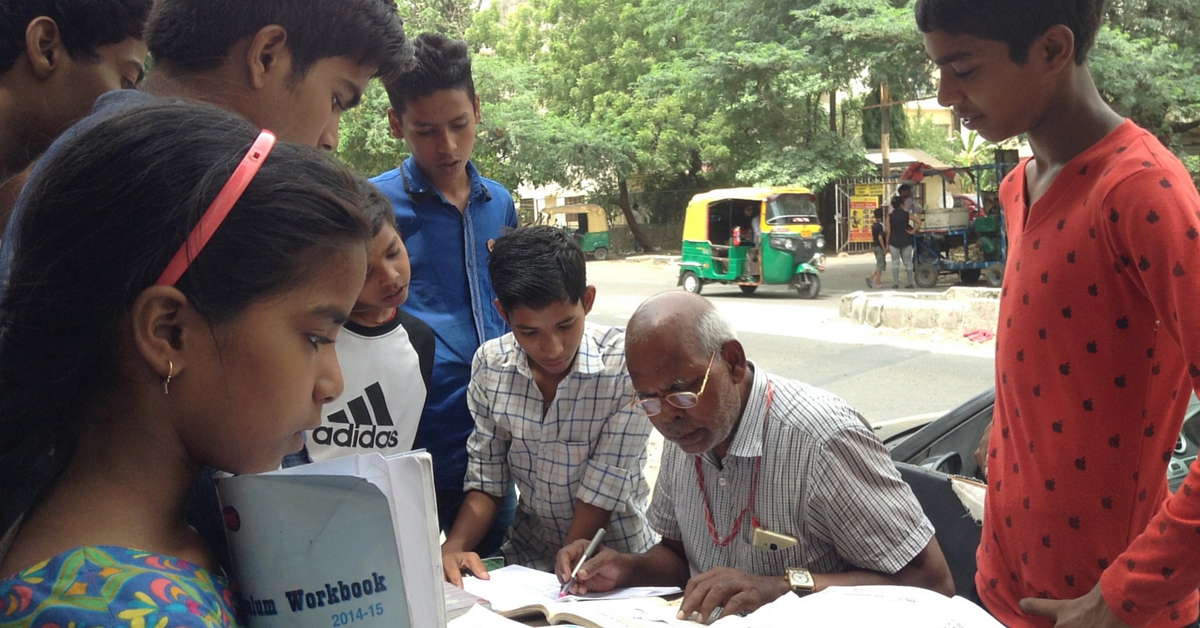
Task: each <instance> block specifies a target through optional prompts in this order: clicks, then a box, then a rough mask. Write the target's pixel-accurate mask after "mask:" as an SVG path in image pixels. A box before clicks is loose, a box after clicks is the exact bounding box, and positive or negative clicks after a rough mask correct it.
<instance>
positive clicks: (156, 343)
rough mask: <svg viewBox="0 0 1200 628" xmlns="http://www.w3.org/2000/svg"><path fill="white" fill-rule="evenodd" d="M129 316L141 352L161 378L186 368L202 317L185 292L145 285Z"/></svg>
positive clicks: (166, 287)
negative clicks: (190, 305)
mask: <svg viewBox="0 0 1200 628" xmlns="http://www.w3.org/2000/svg"><path fill="white" fill-rule="evenodd" d="M129 318H130V321H131V323H132V325H133V341H134V344H135V345H136V346H137V351H138V353H139V354H140V355H141V356H142V359H143V360H145V361H146V364H147V365H149V367H150V368H151V369H152V370H154V371H156V372H157V373H158V374H159V377H161V378H166V377H167V374H168V373H170V374H171V375H172V376H176V375H179V374H180V373H182V372H183V371H184V370H185V369H186V368H187V362H188V360H187V355H188V354H189V353H190V351H189V349H191V348H192V347H191V345H193V344H194V343H195V341H196V339H197V337H198V336H197V332H198V331H199V330H198V329H197V328H196V325H197V323H198V322H203V318H202V317H200V315H199V314H197V313H196V311H195V310H193V309H192V308H191V307H189V306H188V300H187V297H186V296H184V295H183V293H182V292H180V291H179V290H178V289H177V288H174V287H171V286H151V287H149V288H146V289H145V290H143V291H142V293H141V294H139V295H138V297H137V298H136V299H134V302H133V307H132V308H130V311H129Z"/></svg>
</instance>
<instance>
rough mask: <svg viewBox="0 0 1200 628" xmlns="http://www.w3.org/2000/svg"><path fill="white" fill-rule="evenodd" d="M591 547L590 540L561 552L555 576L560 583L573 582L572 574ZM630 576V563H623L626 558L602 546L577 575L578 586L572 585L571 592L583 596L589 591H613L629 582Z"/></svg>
mask: <svg viewBox="0 0 1200 628" xmlns="http://www.w3.org/2000/svg"><path fill="white" fill-rule="evenodd" d="M587 546H588V541H587V540H586V539H579V540H577V541H575V542H573V543H570V544H568V545H567V546H566V547H564V548H562V549H560V550H558V555H557V556H555V557H554V573H555V575H557V576H558V581H559V582H561V583H563V584H566V583H567V581H568V580H570V579H571V570H572V569H574V568H575V564H576V563H578V562H579V557H580V556H583V552H584V551H585V550H587ZM628 572H629V569H628V561H626V560H623V556H622V554H621V553H620V552H618V551H616V550H613V549H609V548H607V547H604V546H603V545H602V546H600V549H599V550H598V551H597V552H596V555H595V556H592V557H591V558H589V559H588V560H587V562H585V563H583V567H580V568H579V571H578V572H577V573H576V574H575V584H573V585H571V588H570V589H568V590H567V592H568V593H571V594H574V595H582V594H584V593H587V592H589V591H590V592H599V591H612V590H613V589H615V588H617V586H618V585H619V583H620V582H621V581H622V580H624V579H625V576H626V575H627V574H628Z"/></svg>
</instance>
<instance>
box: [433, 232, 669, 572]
mask: <svg viewBox="0 0 1200 628" xmlns="http://www.w3.org/2000/svg"><path fill="white" fill-rule="evenodd" d="M488 272H489V273H490V274H491V276H492V283H493V284H494V285H495V287H496V295H497V298H496V301H495V307H496V311H497V312H498V313H499V314H500V316H501V317H503V318H504V320H505V321H507V322H508V324H509V325H510V326H511V327H512V329H513V331H512V332H510V333H508V334H505V335H504V336H502V337H500V338H496V339H494V340H490V341H488V342H487V343H486V344H484V345H483V346H482V347H481V348H480V349H479V351H478V352H477V353H476V354H475V358H474V361H473V363H472V367H471V384H470V394H469V397H468V404H469V406H470V409H471V413H472V414H473V415H474V417H475V431H474V432H473V433H472V434H471V438H470V440H469V441H468V443H467V450H468V452H469V454H470V461H469V463H468V466H467V476H466V482H465V485H464V488H465V489H466V490H467V491H468V493H467V496H466V499H465V501H464V502H463V507H462V509H461V510H460V511H459V514H458V518H457V519H456V520H455V522H454V527H453V528H452V529H451V530H450V533H449V534H448V535H447V536H446V543H445V544H444V545H442V565H443V568H444V570H445V575H446V578H447V579H448V580H450V581H451V582H452V583H454V584H460V583H461V580H462V575H461V574H462V572H464V571H466V572H470V573H473V574H475V575H476V576H479V577H482V578H486V577H487V572H486V570H485V569H484V567H483V563H482V562H481V561H480V560H479V556H478V554H476V553H474V552H472V551H471V550H472V549H474V547H475V545H476V544H477V543H478V542H479V540H480V539H481V538H482V537H483V535H484V533H485V532H486V531H487V530H488V527H489V526H490V525H491V524H492V518H493V517H494V516H495V514H496V513H497V512H498V511H499V509H500V507H501V505H502V503H503V501H504V497H505V495H506V494H507V493H509V492H510V491H511V486H510V485H511V483H512V482H514V481H515V482H516V485H517V487H518V488H519V489H520V504H519V505H518V508H517V514H516V518H515V519H514V520H513V525H512V528H511V529H510V531H509V535H508V538H507V539H506V540H505V543H504V556H505V558H506V559H507V560H508V561H509V562H511V563H516V564H520V565H525V566H527V567H532V568H535V569H540V570H543V571H549V570H550V569H552V568H553V567H554V559H555V556H556V555H557V553H558V550H560V549H561V548H562V547H563V546H564V545H566V544H568V543H571V542H572V541H576V540H579V539H584V540H588V539H591V538H592V535H594V534H595V533H596V531H597V530H599V529H600V528H605V529H606V530H607V535H606V536H605V538H604V542H605V545H606V546H607V547H611V548H613V549H615V550H617V551H619V552H643V551H646V550H648V549H650V547H651V546H653V545H654V542H655V539H654V534H653V532H651V530H650V528H649V527H648V526H647V525H646V513H645V510H646V503H647V499H648V497H649V488H648V486H647V484H646V480H645V478H644V477H643V476H642V466H643V465H644V464H645V462H646V440H647V439H648V438H649V436H650V422H649V420H647V419H646V417H644V416H642V415H640V414H638V413H636V412H634V411H633V407H632V405H631V404H632V402H633V384H632V383H631V382H630V379H629V373H628V371H626V369H625V332H623V331H622V330H620V329H618V328H615V327H601V326H598V325H592V324H590V323H586V322H585V321H584V319H585V317H586V316H587V314H588V312H590V311H591V309H592V303H593V301H594V300H595V298H596V288H595V287H594V286H589V285H587V269H586V266H585V261H584V256H583V250H582V249H580V248H579V244H577V243H576V242H575V240H574V239H573V238H571V237H570V236H569V235H568V234H567V233H565V232H564V231H563V230H562V229H558V228H555V227H551V226H545V225H543V226H536V227H524V228H522V229H518V230H516V231H514V232H512V233H510V234H508V235H505V236H503V237H501V238H500V239H498V240H496V245H495V248H494V249H493V250H492V255H491V259H490V261H489V262H488Z"/></svg>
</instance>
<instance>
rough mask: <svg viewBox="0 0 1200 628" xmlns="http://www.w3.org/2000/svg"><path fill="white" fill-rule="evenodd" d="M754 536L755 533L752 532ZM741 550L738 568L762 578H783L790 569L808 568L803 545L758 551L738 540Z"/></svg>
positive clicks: (797, 544)
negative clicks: (803, 558) (804, 559)
mask: <svg viewBox="0 0 1200 628" xmlns="http://www.w3.org/2000/svg"><path fill="white" fill-rule="evenodd" d="M751 534H753V532H751ZM738 541H739V545H741V548H740V550H741V551H739V552H738V554H740V560H739V561H738V563H739V564H738V565H737V568H738V569H740V570H742V571H745V572H748V573H752V574H758V575H760V576H782V575H783V574H784V570H785V569H787V568H788V567H806V566H807V565H805V564H804V563H803V562H802V561H801V558H802V556H803V552H802V551H801V546H802V545H803V543H802V542H801V543H796V544H795V545H793V546H791V547H784V548H780V549H777V550H767V549H758V548H757V547H754V546H753V545H750V544H749V543H746V542H744V541H741V539H738Z"/></svg>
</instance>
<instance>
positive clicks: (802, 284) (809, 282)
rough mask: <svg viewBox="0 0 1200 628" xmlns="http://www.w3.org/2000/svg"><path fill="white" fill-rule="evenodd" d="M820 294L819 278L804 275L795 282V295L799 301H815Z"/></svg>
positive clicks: (817, 276)
mask: <svg viewBox="0 0 1200 628" xmlns="http://www.w3.org/2000/svg"><path fill="white" fill-rule="evenodd" d="M818 294H821V276H820V275H804V277H803V278H801V279H800V281H797V282H796V295H797V296H799V297H800V298H801V299H815V298H817V295H818Z"/></svg>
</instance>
